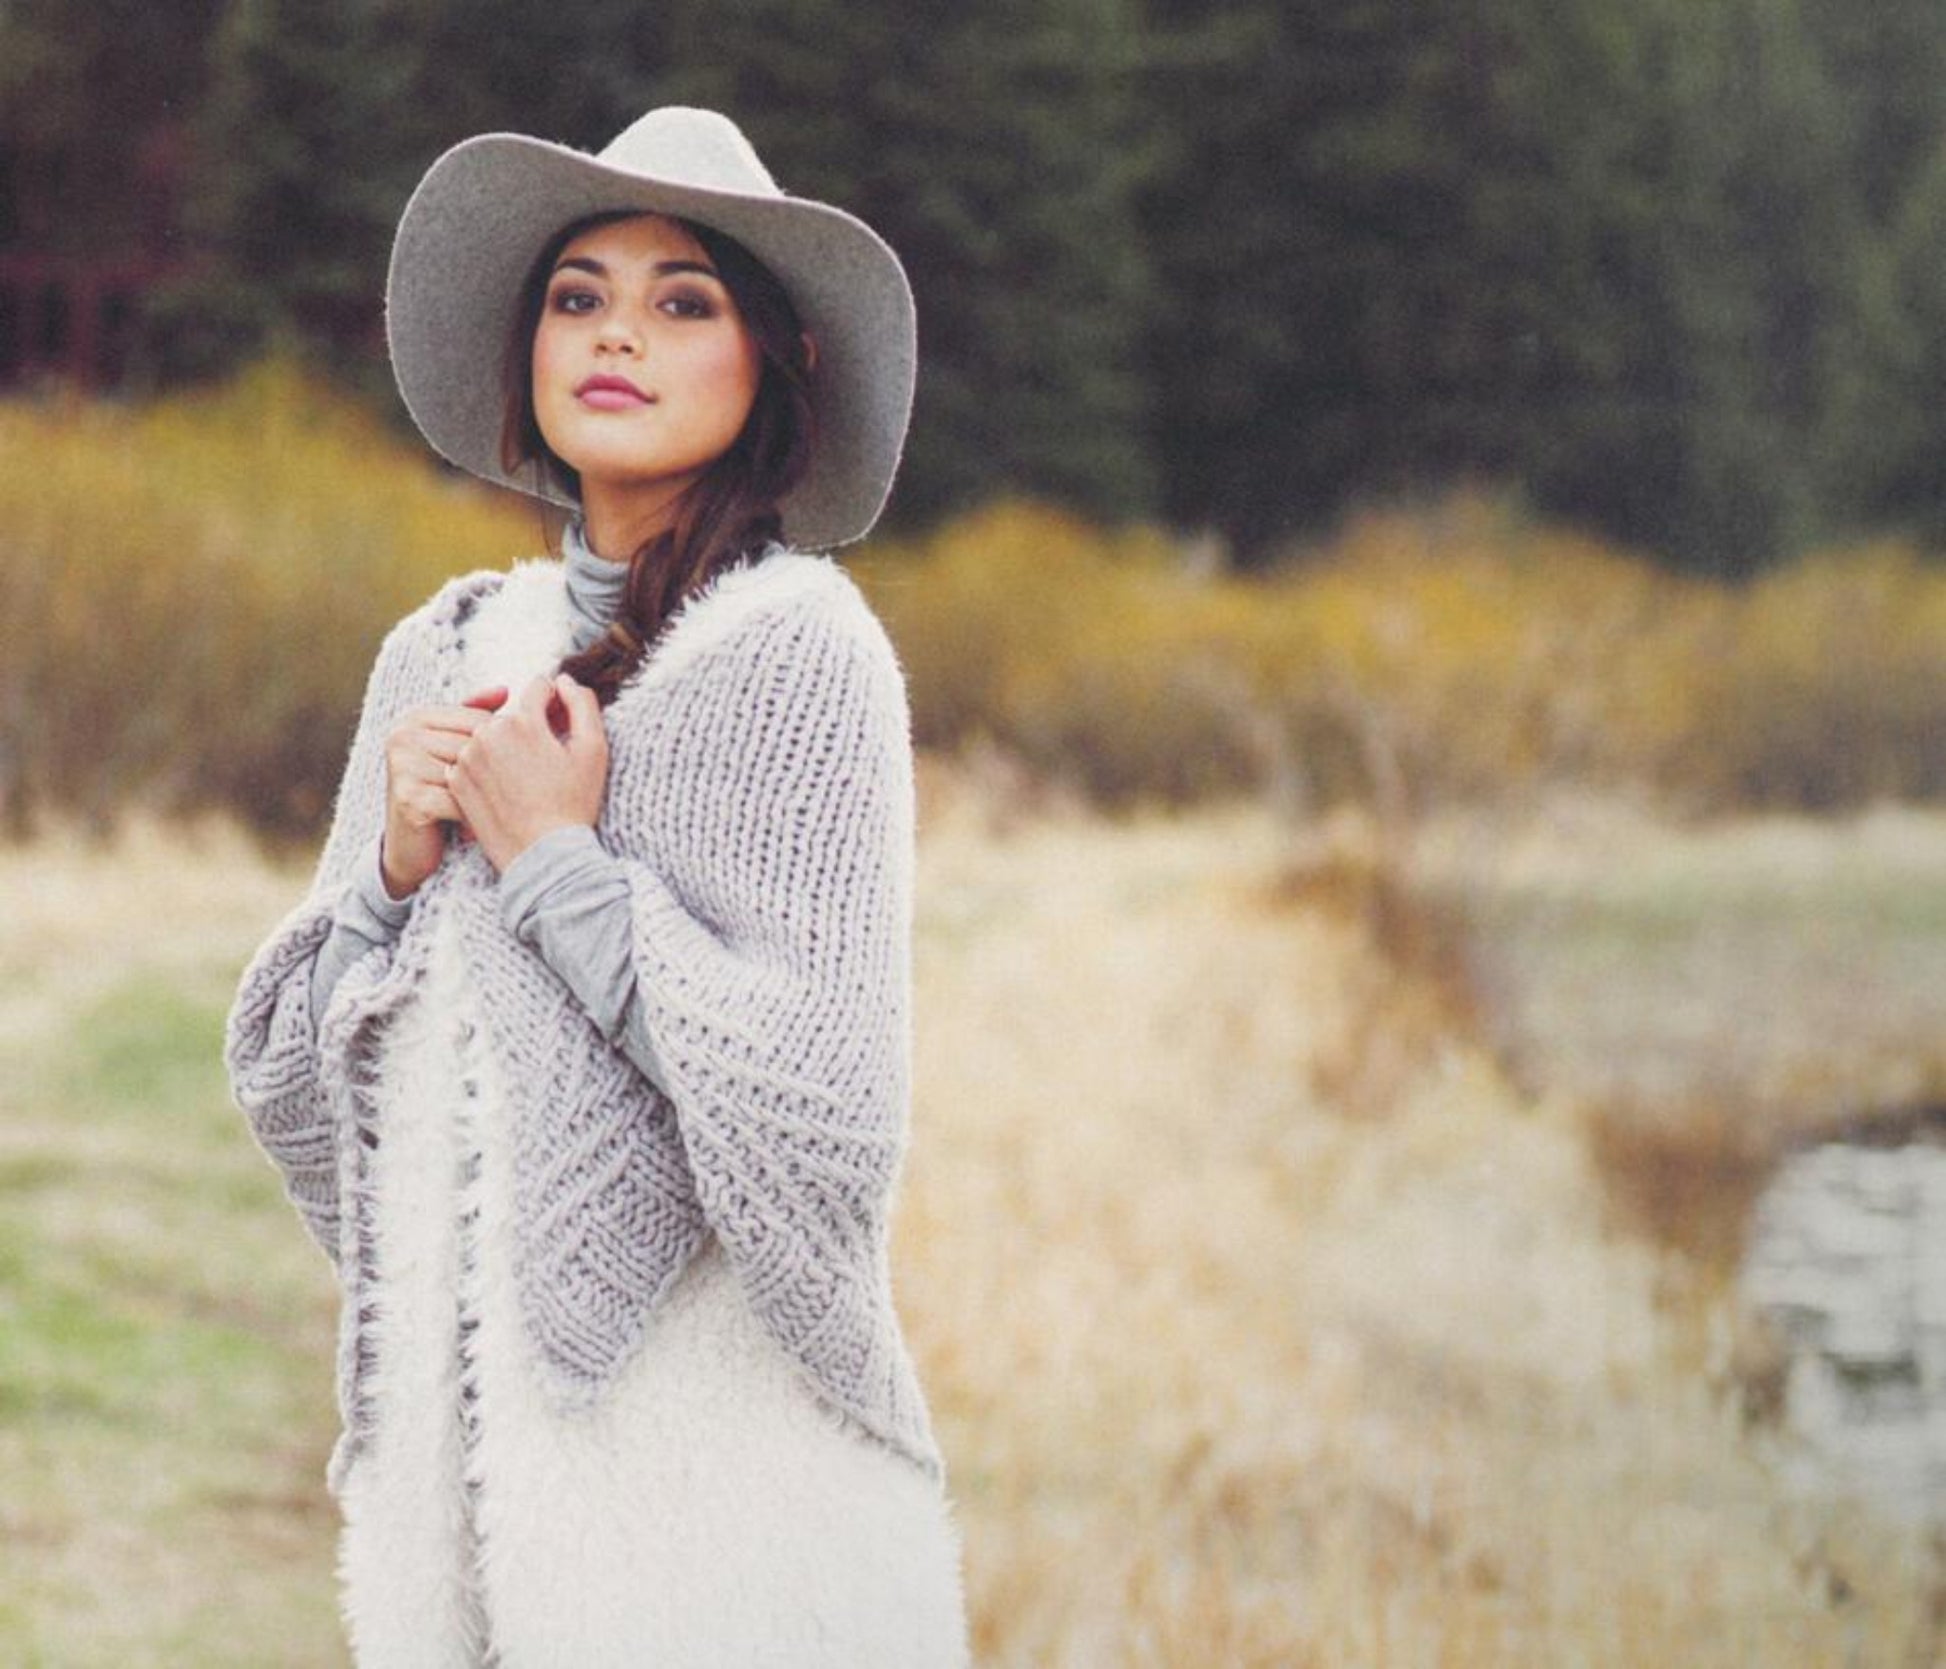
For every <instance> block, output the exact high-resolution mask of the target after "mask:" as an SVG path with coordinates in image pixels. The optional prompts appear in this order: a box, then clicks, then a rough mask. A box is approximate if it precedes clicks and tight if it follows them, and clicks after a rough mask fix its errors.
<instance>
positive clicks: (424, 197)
mask: <svg viewBox="0 0 1946 1669" xmlns="http://www.w3.org/2000/svg"><path fill="white" fill-rule="evenodd" d="M610 210H628V211H635V212H653V213H657V214H668V215H677V216H680V217H682V218H683V219H686V220H693V221H696V222H699V223H700V224H702V225H705V226H708V227H711V228H713V229H715V230H717V231H720V232H725V233H728V234H729V236H731V237H733V238H735V239H736V240H737V242H739V243H741V244H742V245H743V246H744V247H745V248H746V249H748V250H749V251H750V253H751V254H753V255H754V256H756V257H757V259H758V260H760V261H762V262H763V264H764V265H765V266H767V267H768V268H769V269H770V270H771V272H772V273H774V274H775V275H776V276H777V278H778V279H779V281H781V282H782V284H783V285H784V288H785V289H786V290H788V291H789V292H790V296H791V300H792V301H793V302H794V303H795V304H796V307H797V311H798V317H799V319H800V320H801V321H802V322H803V325H804V328H805V329H806V330H807V331H809V332H810V334H811V336H812V337H813V338H814V339H815V340H816V342H817V348H818V361H817V373H816V377H815V380H814V384H813V397H814V400H815V404H816V409H817V425H818V438H817V450H816V454H815V456H814V457H813V459H812V462H811V467H810V469H809V470H808V471H807V472H806V474H805V476H804V479H803V480H802V481H800V482H799V483H798V485H797V486H796V488H795V489H793V491H792V492H791V494H790V496H789V497H788V498H786V499H785V500H784V502H783V504H782V506H781V507H780V508H781V509H782V512H783V517H784V533H785V536H786V537H787V538H788V539H790V540H791V541H792V542H793V543H794V544H797V545H801V546H804V547H806V548H809V549H822V548H826V547H829V546H832V545H842V544H845V543H847V542H849V541H850V540H853V539H858V538H862V537H863V536H864V534H865V533H866V532H867V531H868V530H869V529H870V527H871V525H872V523H873V522H874V521H876V520H877V519H878V513H879V511H880V510H881V509H883V508H884V505H885V499H886V495H887V494H888V493H889V492H890V491H891V490H892V477H893V475H894V474H895V473H896V472H897V470H898V466H899V453H900V450H901V448H902V447H903V446H904V444H905V430H906V422H907V419H908V417H909V416H910V414H911V410H912V384H913V376H914V368H915V364H916V343H915V336H914V321H913V309H912V290H911V287H910V286H909V285H908V284H907V282H906V277H905V269H904V268H903V267H901V266H900V265H899V258H898V256H896V255H894V254H893V253H892V251H891V249H890V248H889V247H888V246H887V245H886V243H885V242H884V240H883V239H881V238H880V237H879V236H878V234H877V233H876V232H874V231H873V230H872V229H871V228H870V227H869V226H867V225H865V224H864V222H863V221H860V220H856V219H854V218H853V217H852V216H851V215H848V214H846V213H845V212H844V211H843V210H842V209H835V208H832V207H831V206H830V205H829V204H825V203H817V202H813V201H811V200H810V199H809V198H803V197H789V196H786V195H785V194H784V193H783V192H782V191H781V190H779V189H778V186H777V184H776V182H775V181H773V180H772V179H771V177H770V173H769V170H767V169H766V168H765V167H764V165H763V163H762V162H761V161H759V160H758V157H757V153H756V151H755V150H753V149H752V148H751V145H750V142H749V140H747V139H746V138H744V136H743V133H742V132H741V130H740V129H738V127H737V126H736V124H735V123H734V122H732V121H730V120H729V118H728V117H725V116H720V115H718V114H717V113H716V112H715V111H712V110H692V109H688V108H686V107H684V106H680V105H670V106H667V107H665V108H663V109H660V110H651V111H650V112H649V113H648V114H647V115H646V116H644V117H642V118H641V119H640V120H639V121H637V122H635V123H634V124H632V125H631V126H630V127H628V128H627V129H626V130H625V131H624V132H622V133H621V134H620V135H619V136H617V137H616V138H615V139H614V140H613V141H612V142H611V143H610V144H609V145H608V147H607V148H606V149H605V150H603V151H601V152H600V153H599V154H598V155H594V156H590V155H589V154H588V153H587V152H585V151H577V150H574V149H572V148H571V147H569V146H566V145H557V144H554V143H552V142H550V141H548V140H545V139H532V138H529V137H527V136H526V135H524V134H517V133H488V134H483V135H481V136H480V137H478V138H476V139H468V140H466V141H465V142H463V143H462V144H459V145H455V146H454V147H453V148H452V149H451V150H450V151H448V152H446V154H445V155H444V156H442V157H440V158H439V160H438V161H437V162H435V163H434V164H433V165H432V167H431V168H429V169H428V170H427V171H426V176H425V178H424V179H422V180H421V181H420V182H419V186H418V189H417V190H416V191H414V192H413V194H412V197H411V200H410V201H409V202H408V203H407V204H406V206H405V212H404V213H403V214H402V215H401V216H400V218H399V229H398V233H397V235H396V236H395V237H394V239H393V243H392V263H391V269H390V271H389V273H388V274H387V277H386V283H385V330H386V340H387V343H388V345H389V347H390V349H391V354H392V370H393V374H394V375H395V376H396V377H397V378H398V384H399V392H400V393H401V394H402V395H403V396H404V398H405V403H406V408H407V410H409V411H410V412H411V413H412V417H413V421H415V422H416V423H417V424H418V425H419V427H420V429H421V430H423V431H424V433H425V436H426V439H427V440H429V441H431V442H432V444H433V446H434V447H435V448H436V449H437V450H438V451H440V452H441V453H443V454H444V455H445V456H446V457H447V458H450V459H451V460H452V461H453V462H454V463H456V464H458V465H460V466H461V467H462V468H463V469H468V470H471V471H472V472H473V473H474V474H475V475H479V476H483V477H484V478H485V479H487V480H489V481H493V482H497V483H498V484H500V485H502V486H508V487H513V488H515V489H516V490H518V491H520V492H524V493H529V494H532V495H534V496H536V497H539V498H544V499H547V500H549V501H550V502H552V503H555V504H560V505H563V506H565V507H567V508H570V509H573V508H578V505H577V504H576V502H575V500H574V499H573V498H572V497H571V496H569V495H568V493H567V492H566V490H565V489H564V488H563V487H562V486H561V485H560V484H559V483H557V482H555V481H554V480H552V479H551V478H543V477H541V476H540V474H539V472H538V471H536V472H535V474H534V475H533V476H532V477H528V478H521V477H516V476H511V475H508V474H507V473H506V472H505V471H504V470H503V469H502V468H501V467H500V422H501V411H502V394H501V386H500V370H501V362H502V354H503V351H504V348H505V344H506V341H507V338H508V334H509V332H511V331H512V329H513V327H514V320H515V315H516V311H517V309H518V305H519V291H520V286H521V284H522V282H523V281H524V280H525V278H526V276H527V274H528V271H529V269H530V268H531V267H532V265H533V262H534V259H535V257H536V256H537V255H539V254H540V252H541V249H542V247H543V246H544V245H545V244H546V243H547V240H548V239H549V238H551V237H552V236H553V235H554V234H555V233H556V232H558V231H560V230H561V228H562V227H564V226H566V225H568V224H569V223H570V222H572V221H576V220H579V219H581V218H582V217H583V216H585V215H591V214H600V213H605V212H607V211H610ZM523 474H524V472H523Z"/></svg>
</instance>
